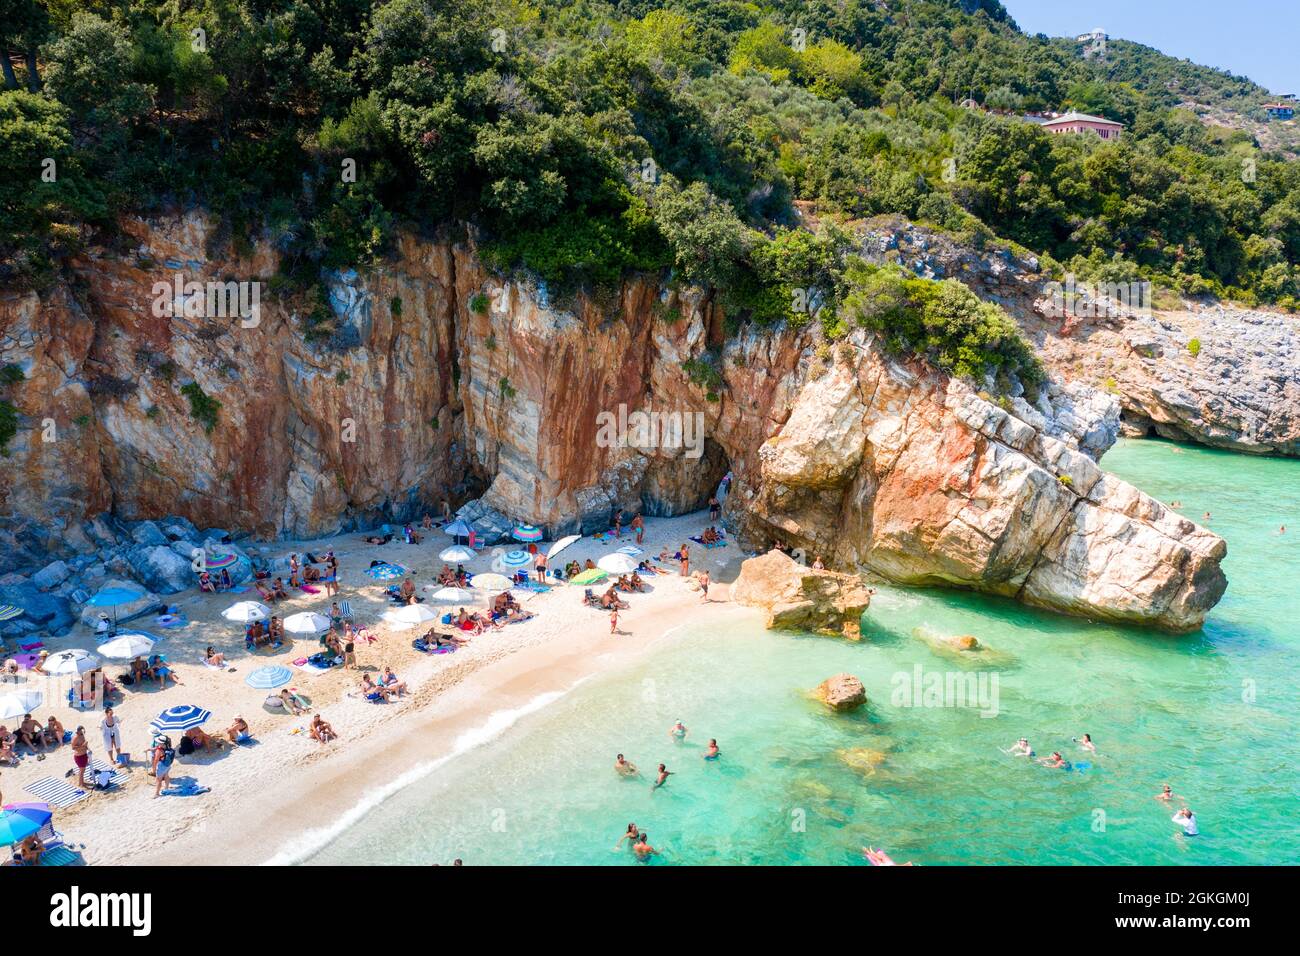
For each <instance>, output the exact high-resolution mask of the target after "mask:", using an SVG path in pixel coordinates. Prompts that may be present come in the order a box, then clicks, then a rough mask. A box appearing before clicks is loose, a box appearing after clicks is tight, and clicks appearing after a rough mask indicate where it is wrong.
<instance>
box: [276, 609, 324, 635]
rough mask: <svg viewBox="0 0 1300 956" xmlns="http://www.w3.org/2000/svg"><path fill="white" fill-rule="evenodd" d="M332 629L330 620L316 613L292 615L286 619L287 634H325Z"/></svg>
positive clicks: (306, 612)
mask: <svg viewBox="0 0 1300 956" xmlns="http://www.w3.org/2000/svg"><path fill="white" fill-rule="evenodd" d="M329 629H330V619H329V618H327V617H326V616H325V615H323V614H317V613H316V612H315V611H302V612H300V613H298V614H290V615H289V616H288V617H286V618H285V619H284V630H285V633H286V634H324V633H325V632H326V631H328V630H329Z"/></svg>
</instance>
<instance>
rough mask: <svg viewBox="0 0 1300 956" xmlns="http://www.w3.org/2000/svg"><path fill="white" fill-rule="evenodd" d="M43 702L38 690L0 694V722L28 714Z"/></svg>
mask: <svg viewBox="0 0 1300 956" xmlns="http://www.w3.org/2000/svg"><path fill="white" fill-rule="evenodd" d="M44 700H45V698H44V696H42V694H41V692H40V691H39V690H16V691H13V692H11V693H8V694H0V720H12V719H13V718H15V717H22V716H23V715H24V714H30V713H32V712H33V711H34V710H36V709H37V708H38V707H40V706H41V703H42V702H43V701H44Z"/></svg>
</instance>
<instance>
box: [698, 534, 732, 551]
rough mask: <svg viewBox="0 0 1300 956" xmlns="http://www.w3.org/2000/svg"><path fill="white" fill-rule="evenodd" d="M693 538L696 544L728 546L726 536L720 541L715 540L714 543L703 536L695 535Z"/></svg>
mask: <svg viewBox="0 0 1300 956" xmlns="http://www.w3.org/2000/svg"><path fill="white" fill-rule="evenodd" d="M691 540H692V541H694V542H695V543H696V544H702V545H704V546H705V547H706V548H725V547H726V546H727V539H726V538H722V539H721V540H719V541H714V542H713V543H712V544H709V543H708V542H707V541H705V540H704V539H703V538H700V537H695V536H692V538H691Z"/></svg>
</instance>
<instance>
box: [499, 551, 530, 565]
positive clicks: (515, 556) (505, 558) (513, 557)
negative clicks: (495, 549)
mask: <svg viewBox="0 0 1300 956" xmlns="http://www.w3.org/2000/svg"><path fill="white" fill-rule="evenodd" d="M500 560H501V563H502V564H504V565H505V566H506V567H507V568H522V567H524V566H525V565H529V564H532V563H533V556H532V555H531V554H529V553H528V552H527V551H507V552H506V553H505V554H503V555H501V558H500Z"/></svg>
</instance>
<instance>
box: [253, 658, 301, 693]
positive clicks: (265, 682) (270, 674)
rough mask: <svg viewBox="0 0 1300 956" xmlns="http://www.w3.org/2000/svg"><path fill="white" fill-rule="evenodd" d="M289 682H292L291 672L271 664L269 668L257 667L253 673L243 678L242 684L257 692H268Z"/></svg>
mask: <svg viewBox="0 0 1300 956" xmlns="http://www.w3.org/2000/svg"><path fill="white" fill-rule="evenodd" d="M291 680H293V672H292V671H290V670H289V668H287V667H282V666H280V665H279V664H272V665H271V666H270V667H259V668H258V669H257V670H255V671H253V672H252V673H251V674H249V675H248V676H247V677H245V678H244V683H245V684H247V685H248V686H249V687H256V688H258V689H259V690H270V689H271V688H272V687H283V686H284V685H285V684H287V683H289V681H291Z"/></svg>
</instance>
